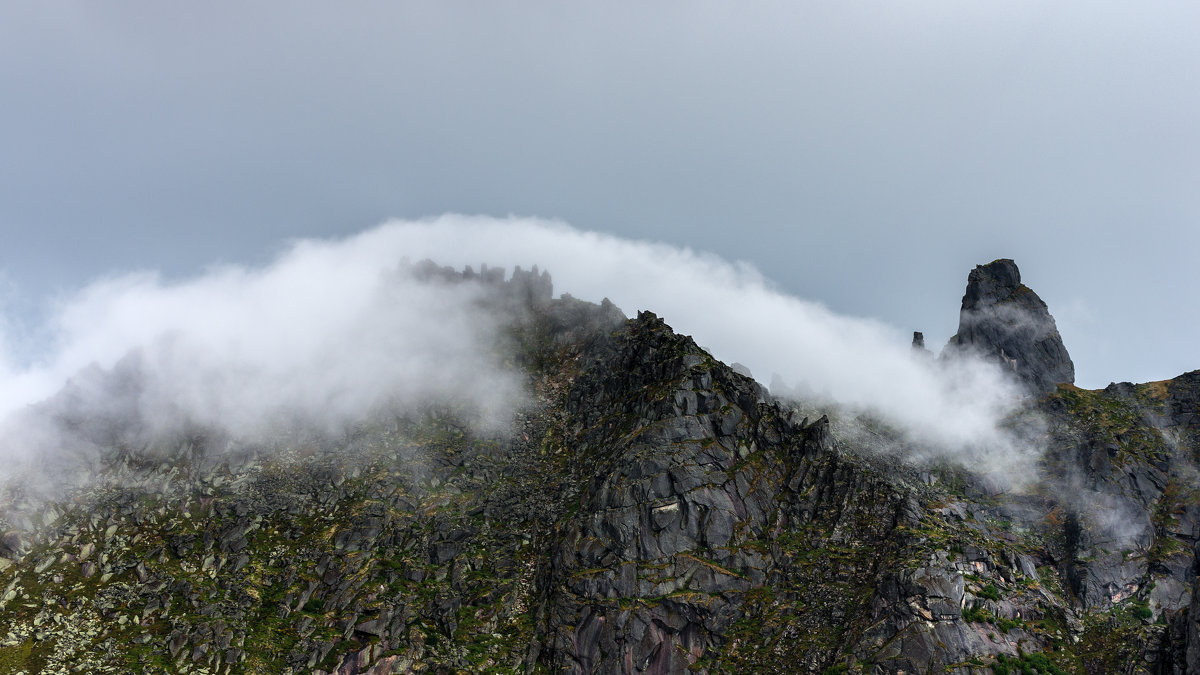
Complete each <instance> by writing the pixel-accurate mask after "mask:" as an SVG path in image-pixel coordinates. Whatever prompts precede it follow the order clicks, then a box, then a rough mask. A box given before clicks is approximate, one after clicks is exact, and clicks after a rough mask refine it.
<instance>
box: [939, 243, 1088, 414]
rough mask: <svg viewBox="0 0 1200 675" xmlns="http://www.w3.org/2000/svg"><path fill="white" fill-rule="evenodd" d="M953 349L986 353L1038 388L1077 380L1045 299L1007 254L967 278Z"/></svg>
mask: <svg viewBox="0 0 1200 675" xmlns="http://www.w3.org/2000/svg"><path fill="white" fill-rule="evenodd" d="M947 349H948V352H949V353H950V354H953V353H955V352H956V351H959V350H963V351H969V352H972V353H976V354H982V355H984V356H985V357H988V358H990V359H992V360H994V361H996V362H997V363H999V364H1000V365H1001V366H1003V367H1004V368H1006V369H1008V370H1011V371H1012V372H1013V373H1014V374H1015V375H1016V376H1017V377H1018V378H1019V379H1020V380H1021V381H1022V382H1023V383H1025V384H1026V385H1027V386H1028V387H1029V388H1030V389H1031V390H1032V391H1033V392H1035V393H1039V394H1044V393H1049V392H1052V391H1054V388H1055V385H1057V384H1059V383H1066V384H1073V383H1074V382H1075V364H1074V363H1072V362H1071V357H1070V355H1069V354H1067V349H1066V347H1064V346H1063V342H1062V337H1061V336H1059V334H1058V327H1057V326H1056V325H1055V323H1054V317H1052V316H1050V311H1049V310H1048V309H1047V307H1046V303H1044V302H1042V299H1041V298H1039V297H1038V295H1037V293H1034V292H1033V291H1032V290H1031V289H1030V288H1029V287H1028V286H1025V285H1024V284H1022V283H1021V272H1020V271H1019V270H1018V269H1017V265H1016V263H1014V262H1013V261H1012V260H1008V259H1000V260H995V261H993V262H990V263H988V264H987V265H979V266H978V267H976V268H975V269H973V270H971V273H970V275H969V276H968V277H967V291H966V293H965V294H964V295H963V299H962V309H961V311H960V312H959V321H958V332H957V333H956V334H955V335H954V337H952V338H950V344H949V345H948V347H947Z"/></svg>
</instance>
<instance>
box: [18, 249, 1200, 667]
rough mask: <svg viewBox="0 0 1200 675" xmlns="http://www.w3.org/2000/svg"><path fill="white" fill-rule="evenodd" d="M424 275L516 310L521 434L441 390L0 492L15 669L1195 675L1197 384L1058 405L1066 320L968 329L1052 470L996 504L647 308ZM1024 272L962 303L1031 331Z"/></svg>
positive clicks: (184, 439) (538, 285) (963, 336)
mask: <svg viewBox="0 0 1200 675" xmlns="http://www.w3.org/2000/svg"><path fill="white" fill-rule="evenodd" d="M422 269H423V271H422V272H421V273H422V274H425V275H426V276H428V277H438V278H442V279H453V280H454V281H455V283H458V282H462V283H488V284H492V285H493V286H495V287H496V289H497V300H496V302H499V303H502V304H503V305H504V306H505V307H506V308H507V309H506V311H509V312H510V313H511V316H512V320H511V323H510V332H509V335H507V340H508V341H509V343H510V346H511V348H512V353H513V354H514V356H513V366H514V367H517V368H520V369H523V370H524V371H525V372H526V373H527V374H528V384H529V390H530V392H531V395H530V398H529V401H528V402H527V403H526V405H525V406H524V407H523V408H522V409H521V410H519V411H518V413H517V414H516V415H515V417H514V419H513V420H512V423H511V426H510V427H509V428H508V429H505V430H500V431H495V432H481V431H478V428H479V427H478V426H476V425H474V424H472V414H473V413H472V411H471V410H469V409H466V408H463V407H461V406H456V405H455V404H454V403H453V402H437V403H432V402H431V404H430V405H428V406H426V407H424V408H423V409H420V410H411V409H407V410H383V411H376V412H375V413H373V414H372V415H371V416H369V417H367V418H365V419H364V421H363V422H362V423H360V424H359V425H357V426H355V427H354V428H351V429H348V430H347V431H346V433H345V434H343V435H340V436H336V437H330V436H328V435H325V434H318V433H315V432H311V433H310V432H306V431H303V430H301V429H297V430H292V431H291V432H289V433H286V434H282V435H280V436H279V437H277V438H275V439H274V440H273V441H271V442H269V443H260V444H256V445H246V444H239V443H238V442H237V441H236V440H235V439H230V438H226V437H224V436H222V435H221V434H219V433H216V432H212V431H206V430H202V429H191V430H187V431H180V432H179V433H178V434H176V435H174V436H160V437H156V438H154V439H153V441H152V442H147V443H143V444H140V445H130V444H127V443H125V444H123V443H122V442H120V438H121V436H120V435H117V436H113V437H112V438H111V439H110V440H112V441H113V442H111V443H110V444H108V445H106V446H104V448H103V450H102V451H101V453H100V454H99V455H98V456H97V457H96V458H95V459H94V461H93V462H92V464H93V466H92V467H91V469H90V471H91V475H92V477H91V478H90V479H89V482H88V483H86V484H85V485H83V486H81V487H79V488H78V489H75V490H73V491H71V492H70V493H69V494H67V495H66V496H62V495H59V496H57V497H56V498H55V499H54V500H53V501H52V502H50V503H47V502H45V501H36V500H34V499H33V497H31V496H30V495H29V494H28V490H26V489H23V486H22V485H20V484H14V485H10V486H9V487H8V488H7V493H6V494H5V504H6V516H5V518H6V521H5V522H4V523H3V527H4V530H5V531H4V533H3V537H2V538H0V555H3V558H0V567H3V569H2V570H0V672H13V673H16V672H25V673H37V672H96V673H102V672H112V673H124V672H159V673H165V672H194V673H243V672H246V673H276V672H292V673H300V672H323V673H332V672H338V673H347V674H349V673H392V672H446V673H450V672H511V673H516V672H575V673H617V672H627V673H633V672H640V673H685V672H709V673H724V672H731V673H732V672H739V673H740V672H775V673H794V672H818V673H820V672H825V673H839V672H851V673H914V672H921V673H925V672H945V673H989V672H990V673H1009V672H1050V673H1058V672H1073V673H1097V672H1125V673H1188V672H1200V626H1198V624H1197V617H1200V608H1198V606H1197V602H1198V601H1200V600H1198V599H1200V589H1198V588H1197V587H1196V586H1197V581H1196V579H1197V576H1196V565H1197V558H1198V556H1200V549H1198V548H1197V546H1198V542H1200V491H1198V487H1200V481H1198V480H1197V476H1198V475H1200V474H1198V470H1200V371H1197V372H1193V373H1188V374H1186V375H1183V376H1180V377H1179V378H1176V379H1175V380H1171V381H1167V382H1159V383H1150V384H1145V385H1130V384H1121V385H1112V386H1110V387H1109V388H1107V389H1105V390H1100V391H1086V390H1081V389H1077V388H1075V387H1073V386H1070V385H1069V384H1062V385H1058V386H1055V387H1053V389H1052V390H1050V387H1049V386H1048V385H1047V382H1048V381H1054V382H1069V381H1070V380H1071V377H1069V371H1068V369H1069V367H1070V360H1069V357H1067V356H1066V352H1065V350H1062V353H1061V355H1059V354H1057V352H1056V350H1054V349H1051V348H1049V347H1046V346H1045V345H1046V344H1047V340H1048V339H1049V338H1050V337H1053V338H1054V339H1050V347H1053V346H1054V344H1055V343H1054V340H1055V339H1057V337H1056V336H1057V333H1056V332H1054V333H1053V336H1050V334H1049V333H1047V332H1045V331H1042V332H1038V331H1036V330H1035V331H1033V332H1022V331H1024V329H1022V331H1018V332H1017V334H1015V335H1014V334H1012V333H1005V332H1004V331H1000V330H998V329H995V330H994V327H992V328H989V327H988V324H987V322H986V321H985V322H975V323H971V322H968V324H970V325H968V326H967V328H966V330H960V334H959V341H960V342H961V343H963V344H966V343H972V344H976V345H982V344H991V345H997V346H1000V349H1002V350H1003V352H1002V354H1003V356H1004V357H1005V358H1016V359H1019V360H1018V366H1019V367H1018V368H1017V370H1016V372H1017V373H1018V375H1020V376H1022V377H1025V378H1026V381H1029V382H1030V383H1031V384H1034V385H1035V386H1036V387H1038V389H1039V390H1041V391H1043V392H1044V395H1042V396H1040V397H1038V398H1035V399H1031V401H1030V403H1029V405H1028V407H1027V410H1026V411H1025V412H1024V413H1023V414H1024V415H1028V416H1032V417H1036V418H1037V419H1039V420H1041V421H1042V424H1041V425H1040V426H1037V427H1036V428H1037V429H1039V432H1038V434H1039V435H1038V436H1037V438H1036V439H1034V440H1036V442H1038V443H1040V444H1042V445H1044V447H1045V448H1047V452H1046V454H1045V456H1044V459H1043V460H1042V465H1041V467H1040V475H1039V476H1038V477H1037V478H1036V480H1034V481H1032V482H1033V485H1032V487H1030V488H1029V489H1027V490H1025V491H1023V492H1021V493H1020V494H1017V493H1001V492H997V490H996V489H995V488H994V487H991V486H990V485H989V483H988V481H986V480H984V479H982V478H980V477H978V476H974V475H973V474H971V473H970V472H969V471H967V470H965V469H963V468H961V467H955V466H940V465H911V464H908V463H905V462H900V461H897V460H896V458H895V457H894V456H889V455H888V454H886V452H884V451H883V450H881V447H883V446H887V447H891V445H890V444H885V443H881V444H880V446H881V447H873V446H872V444H871V443H870V442H868V441H864V440H863V438H864V437H863V436H862V435H853V436H851V435H846V434H843V433H842V431H841V429H842V420H841V419H840V418H839V416H838V415H839V413H838V411H834V410H831V411H829V412H830V416H828V417H827V416H823V415H812V416H811V417H808V418H805V417H804V416H803V415H801V414H799V413H797V412H796V409H797V406H798V405H799V403H802V402H799V403H794V402H788V401H782V400H776V399H774V398H773V397H772V396H771V395H770V394H769V393H768V392H767V391H765V390H764V389H763V388H762V387H760V386H759V385H758V384H757V383H755V382H754V381H753V380H751V379H749V378H748V377H745V376H743V375H741V374H738V373H737V372H734V371H733V370H732V369H731V368H729V367H727V366H725V365H724V364H722V363H720V362H718V361H716V360H714V359H713V358H712V357H711V356H710V355H708V354H707V353H705V352H704V351H703V350H702V349H700V348H699V347H698V346H697V345H696V344H695V342H693V341H692V340H691V339H690V338H688V337H686V336H682V335H678V334H676V333H674V332H673V331H672V330H671V328H670V327H669V326H668V325H667V324H666V323H665V322H664V321H663V320H662V319H660V318H658V317H657V316H655V315H653V314H651V313H648V312H644V313H640V314H639V315H638V316H637V317H636V318H633V319H629V320H626V319H624V317H623V316H621V315H620V312H618V311H617V310H616V309H615V308H614V307H612V305H611V304H608V303H607V302H606V303H604V304H602V305H593V304H590V303H585V302H581V301H578V300H574V299H572V298H569V297H564V298H560V299H551V293H550V289H549V279H548V277H546V276H545V275H538V274H536V273H535V274H532V275H531V274H520V275H516V276H515V280H514V281H511V282H504V281H502V280H501V279H499V278H495V274H494V272H493V273H492V274H491V277H490V278H489V277H486V276H485V277H483V278H480V277H478V276H470V275H468V276H467V277H463V276H462V275H457V274H453V273H451V272H449V271H446V270H441V269H439V268H436V267H424V268H422ZM980 270H984V271H983V272H980ZM1011 271H1012V272H1013V274H1009V273H1008V272H1009V265H1008V264H1007V263H1006V262H1005V261H998V263H993V264H992V265H989V266H986V267H984V268H977V270H976V271H975V272H973V273H972V276H971V282H970V286H969V288H968V297H970V298H973V300H972V301H971V303H970V304H971V308H972V311H973V312H974V311H976V310H978V308H980V307H991V308H992V310H989V311H993V314H994V315H996V316H998V315H999V313H998V311H997V310H995V307H996V306H997V305H1000V306H1003V305H1004V303H1010V302H1015V303H1022V304H1020V305H1019V306H1021V307H1024V306H1025V305H1029V306H1030V307H1031V308H1032V310H1033V315H1034V321H1033V322H1032V323H1033V324H1036V323H1037V321H1039V320H1040V319H1039V318H1038V317H1042V314H1041V313H1042V312H1044V317H1042V318H1045V317H1049V313H1048V312H1046V311H1045V306H1044V304H1038V303H1040V300H1037V297H1036V295H1035V294H1033V293H1032V291H1028V289H1025V290H1024V291H1022V290H1021V289H1024V287H1023V286H1020V285H1019V277H1018V276H1016V275H1015V266H1012V267H1011ZM972 289H974V290H972ZM1014 294H1016V296H1017V298H1016V299H1015V300H1014V299H1012V298H1013V296H1014ZM1022 297H1024V298H1032V300H1036V301H1037V302H1032V301H1031V300H1021V298H1022ZM996 298H1000V299H999V300H997V299H996ZM967 305H968V302H967V299H966V298H965V299H964V311H966V308H967ZM1005 316H1008V315H1005ZM994 318H995V316H993V319H994ZM1052 321H1053V320H1052V319H1050V322H1051V323H1050V324H1049V326H1050V327H1051V328H1052V327H1053V324H1052ZM1021 325H1024V324H1021ZM1031 325H1032V324H1031ZM1045 325H1046V324H1045V322H1044V321H1043V322H1042V326H1043V328H1044V327H1045ZM1038 336H1041V337H1040V338H1039V337H1038ZM989 340H990V342H989ZM1056 344H1057V346H1058V347H1061V340H1058V341H1057V343H1056ZM1042 357H1045V358H1042ZM1060 357H1065V362H1064V360H1063V358H1060ZM931 362H932V361H931ZM1028 373H1032V375H1030V374H1028ZM95 426H98V427H103V428H106V429H111V428H112V426H113V425H112V424H100V425H94V426H93V427H89V428H94V427H95ZM888 433H889V432H888V431H887V430H886V429H880V430H879V434H881V436H886V435H887V434H888Z"/></svg>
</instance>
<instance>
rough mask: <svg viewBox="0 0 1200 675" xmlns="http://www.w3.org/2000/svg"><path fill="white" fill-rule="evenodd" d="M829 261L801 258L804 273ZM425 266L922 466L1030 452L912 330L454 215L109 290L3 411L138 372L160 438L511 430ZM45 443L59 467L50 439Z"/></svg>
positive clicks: (467, 333) (475, 295)
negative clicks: (420, 268) (780, 395)
mask: <svg viewBox="0 0 1200 675" xmlns="http://www.w3.org/2000/svg"><path fill="white" fill-rule="evenodd" d="M763 245H764V246H769V245H770V242H763ZM818 254H819V253H818V252H815V251H811V252H810V251H802V250H799V251H796V264H797V265H803V264H804V260H805V258H806V257H807V256H811V255H818ZM425 258H428V259H431V260H433V261H435V262H436V263H437V264H439V265H447V266H451V267H455V268H459V269H461V268H462V267H464V266H467V265H472V266H475V267H476V269H478V266H479V265H480V264H487V265H489V266H491V267H496V266H502V267H505V268H508V269H509V270H511V269H512V268H513V267H514V266H518V265H519V266H522V267H524V268H526V269H528V268H529V267H532V266H533V265H537V266H539V267H540V268H541V269H544V270H548V271H549V272H550V273H551V275H552V276H553V280H554V289H555V292H556V293H564V292H565V293H570V294H571V295H573V296H575V297H578V298H581V299H584V300H591V301H594V302H599V301H600V300H601V299H602V298H605V297H607V298H609V299H611V300H612V301H613V302H614V303H615V304H616V305H617V306H618V307H620V308H621V309H622V310H623V311H624V312H625V313H626V314H627V315H630V316H632V315H634V314H636V312H637V311H639V310H651V311H653V312H655V313H656V314H658V315H659V316H661V317H663V319H664V320H665V321H666V322H667V323H668V324H669V325H671V326H672V327H673V328H674V329H675V330H676V331H677V332H680V333H684V334H688V335H691V336H693V337H694V338H695V339H696V341H697V342H698V343H699V344H700V345H701V346H703V347H705V348H706V349H709V350H710V351H711V352H712V353H713V355H714V356H715V357H717V358H718V359H721V360H723V361H725V362H727V363H732V362H734V361H736V362H740V363H742V364H745V365H746V366H748V367H749V368H750V370H751V371H752V372H753V373H754V374H755V375H756V376H757V377H758V378H759V379H760V380H762V381H763V382H764V384H767V383H769V381H770V378H771V377H772V376H777V377H778V378H779V380H780V381H782V382H785V383H787V384H788V385H789V386H795V387H797V388H799V389H800V390H803V391H808V392H813V396H814V397H816V398H819V399H820V400H822V401H836V402H837V403H838V404H839V405H841V406H846V407H847V408H850V409H855V410H863V411H869V412H870V413H871V415H872V416H874V417H877V418H878V419H880V420H882V421H884V422H886V423H887V424H889V425H892V426H895V427H897V428H899V429H902V430H904V432H905V433H906V435H907V438H908V440H909V441H910V442H911V445H912V446H913V447H915V448H918V452H920V453H929V454H932V455H935V456H949V457H954V456H958V455H960V454H961V453H966V454H965V455H964V456H966V457H969V458H970V460H969V461H970V462H972V463H973V464H974V468H983V469H991V470H1004V469H1005V468H1006V467H1007V466H1010V464H1011V462H1013V461H1015V460H1016V459H1020V458H1022V457H1027V455H1028V453H1029V452H1030V450H1029V449H1028V448H1027V447H1026V445H1025V443H1024V442H1023V441H1020V440H1018V439H1016V438H1015V437H1014V436H1013V435H1011V434H1010V433H1009V432H1008V431H1006V427H1005V424H1004V420H1005V418H1006V416H1007V415H1009V414H1010V413H1011V412H1012V411H1014V410H1015V409H1016V407H1017V406H1018V404H1019V400H1020V396H1019V392H1018V390H1017V389H1016V386H1015V385H1014V384H1013V383H1011V382H1010V381H1009V380H1008V379H1007V378H1006V377H1004V375H1003V374H1002V373H1001V372H1000V370H999V369H998V368H997V367H996V366H994V365H992V364H990V363H986V362H983V361H979V360H974V359H970V358H961V359H955V360H953V361H951V362H948V363H947V362H935V361H933V360H931V359H922V358H917V357H915V356H914V354H913V352H912V349H911V348H910V334H909V333H907V332H905V331H901V330H899V329H896V328H894V327H891V326H888V325H885V324H883V323H881V322H879V321H875V320H872V319H868V318H861V317H850V316H842V315H839V314H836V313H834V312H832V311H830V310H829V309H828V308H826V307H825V306H823V305H822V304H820V303H819V302H815V301H812V300H807V299H802V298H799V297H795V296H792V295H789V294H787V293H785V292H783V291H781V290H780V289H778V288H777V287H775V286H774V285H773V284H772V283H771V282H770V281H769V280H767V279H764V278H763V277H762V275H761V274H759V273H758V272H757V271H756V270H755V269H754V268H753V267H752V266H750V265H748V264H745V263H741V262H736V261H728V260H725V259H723V258H721V257H719V256H718V255H715V254H712V253H706V252H700V251H694V250H691V249H687V248H679V247H676V246H671V245H666V244H661V243H652V242H645V241H633V240H628V239H621V238H617V237H613V236H609V235H604V234H598V233H595V232H585V231H580V230H578V229H574V228H572V227H570V226H569V225H567V224H564V223H561V222H554V221H547V220H540V219H533V218H516V217H509V218H492V217H484V216H463V215H456V214H447V215H443V216H440V217H436V218H430V219H426V220H420V221H391V222H387V223H384V224H382V225H380V226H377V227H375V228H372V229H369V230H366V231H364V232H362V233H360V234H357V235H354V236H351V237H347V238H341V239H328V240H322V239H307V240H299V241H295V242H292V243H290V244H288V245H286V246H285V247H284V248H283V249H282V251H281V252H280V253H279V254H278V255H277V256H276V257H275V258H274V259H273V260H272V261H271V262H269V263H268V264H265V265H263V266H260V267H247V266H237V265H222V266H217V267H213V268H211V269H210V270H208V271H206V272H204V273H202V274H200V275H198V276H195V277H193V278H188V279H184V280H179V281H174V280H171V281H168V280H164V279H162V278H160V277H159V276H158V275H156V274H154V273H151V272H131V273H128V274H122V275H116V276H112V277H109V278H105V279H101V280H98V281H95V282H94V283H92V284H91V285H89V286H87V287H86V288H83V289H81V290H79V291H78V292H76V293H74V294H72V295H69V296H67V297H65V298H63V299H61V300H60V301H59V303H58V304H57V305H56V306H55V307H54V308H53V309H52V311H51V312H50V316H51V318H50V319H49V322H48V324H47V326H46V331H45V332H46V333H47V334H48V335H50V336H52V337H51V339H50V341H49V342H48V343H47V346H46V347H45V349H44V350H43V353H42V354H41V355H40V356H39V358H38V359H37V360H36V361H35V362H33V363H31V364H19V363H15V362H12V361H11V360H6V362H4V363H0V380H2V382H0V414H3V415H5V416H10V419H15V418H12V417H11V415H12V414H13V413H20V412H21V411H25V410H27V409H28V408H27V407H28V406H30V405H31V404H35V403H37V402H39V401H42V400H44V399H47V398H48V397H51V396H53V395H55V394H56V392H58V391H59V390H60V389H61V388H62V387H63V386H64V384H65V383H67V382H68V380H71V379H72V378H74V380H73V382H74V384H73V387H74V390H75V395H77V396H84V397H86V395H87V394H86V391H87V382H88V381H89V377H90V376H88V375H87V373H89V372H90V373H95V372H97V370H98V371H99V372H109V371H112V370H113V369H114V368H116V369H117V370H118V371H119V370H120V369H121V367H122V365H121V364H125V367H128V364H129V359H131V358H132V359H134V361H135V365H136V368H135V370H136V372H137V374H138V377H140V378H142V380H141V382H140V384H139V387H140V388H139V389H138V392H137V395H136V396H133V397H131V398H130V399H129V400H130V401H131V403H130V405H136V406H138V407H139V410H138V411H137V412H138V413H139V414H140V415H142V416H143V417H144V418H145V419H148V420H157V422H156V423H161V424H170V423H173V422H175V421H179V420H187V421H189V422H195V423H200V424H207V425H215V426H217V427H219V428H222V429H224V430H226V431H228V432H230V433H232V434H235V435H243V436H252V435H254V434H255V433H259V432H261V431H262V430H263V429H262V427H263V425H264V423H265V422H264V421H265V420H271V419H275V418H277V417H278V416H279V415H280V414H281V413H287V414H292V415H295V414H299V415H301V416H303V417H304V418H306V419H308V420H309V421H312V422H314V423H317V424H324V425H326V426H328V427H330V428H335V427H336V426H337V425H339V424H344V423H346V422H348V421H352V420H354V419H355V417H356V415H361V414H363V412H364V411H366V410H368V409H369V408H371V407H372V406H375V405H378V404H380V403H383V402H386V401H399V402H401V403H403V402H406V401H408V402H412V401H419V400H422V399H428V398H431V397H433V398H436V397H451V398H454V399H456V400H460V401H465V402H467V403H469V404H470V405H473V406H476V407H477V408H478V409H479V410H482V411H484V412H485V417H490V418H494V419H499V418H502V417H504V416H505V415H506V414H508V412H510V411H511V409H512V407H513V406H514V405H517V404H519V402H520V400H521V396H522V393H521V386H520V381H521V379H520V377H518V376H517V375H516V374H515V373H513V372H511V371H510V370H509V369H506V368H505V367H504V366H503V365H502V362H503V357H502V355H501V354H499V353H497V352H496V344H497V342H496V331H497V327H498V325H499V323H498V322H499V320H500V319H499V318H498V317H497V316H496V315H494V313H491V312H487V311H482V310H481V309H480V307H481V305H480V303H479V300H480V295H479V294H480V292H481V290H480V287H479V286H478V285H476V284H450V285H446V284H426V283H418V282H415V281H414V280H412V279H411V278H410V277H408V276H406V275H404V274H401V273H399V269H400V265H401V261H402V260H403V259H408V260H411V261H414V262H415V261H418V260H421V259H425ZM973 262H975V261H964V270H966V269H969V264H971V263H973ZM863 274H864V275H869V274H870V271H869V270H864V271H863ZM956 309H957V308H954V307H947V308H946V311H947V312H954V311H956ZM131 354H133V355H135V356H132V357H131V356H130V355H131ZM123 359H125V361H122V360H123ZM110 398H111V396H110ZM109 403H111V401H109V402H102V401H98V402H97V403H96V404H97V405H101V404H109ZM17 417H21V415H17ZM24 438H25V437H23V436H22V434H20V433H10V434H8V435H7V440H6V441H5V444H6V445H7V446H8V447H7V448H6V449H5V452H6V454H8V455H9V456H20V455H21V453H22V451H23V449H22V448H21V447H14V446H19V445H20V444H21V443H22V442H23V439H24ZM36 445H37V446H39V447H40V448H42V449H41V450H37V451H44V448H45V442H44V440H43V442H41V443H37V444H36ZM30 447H32V446H30ZM24 451H25V452H30V451H31V450H30V448H29V447H27V448H24ZM980 462H982V464H979V463H980Z"/></svg>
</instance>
